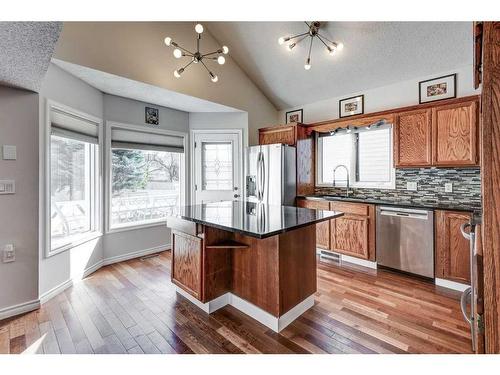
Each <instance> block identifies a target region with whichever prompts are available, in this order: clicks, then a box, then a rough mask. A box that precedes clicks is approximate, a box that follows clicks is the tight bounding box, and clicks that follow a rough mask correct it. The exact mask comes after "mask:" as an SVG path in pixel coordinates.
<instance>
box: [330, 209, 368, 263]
mask: <svg viewBox="0 0 500 375" xmlns="http://www.w3.org/2000/svg"><path fill="white" fill-rule="evenodd" d="M331 222H332V225H331V233H332V234H331V245H332V248H331V249H332V250H333V251H336V252H339V253H342V254H346V255H350V256H354V257H357V258H363V259H368V258H369V251H368V242H369V238H368V218H367V217H363V216H355V215H349V214H347V215H345V216H342V217H339V218H337V219H334V220H331Z"/></svg>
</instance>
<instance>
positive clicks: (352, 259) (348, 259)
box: [340, 254, 377, 270]
mask: <svg viewBox="0 0 500 375" xmlns="http://www.w3.org/2000/svg"><path fill="white" fill-rule="evenodd" d="M340 259H341V261H342V262H347V263H353V264H357V265H358V266H363V267H367V268H371V269H374V270H376V269H377V262H372V261H370V260H365V259H359V258H355V257H351V256H349V255H344V254H340Z"/></svg>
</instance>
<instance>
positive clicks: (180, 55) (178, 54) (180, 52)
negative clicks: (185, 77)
mask: <svg viewBox="0 0 500 375" xmlns="http://www.w3.org/2000/svg"><path fill="white" fill-rule="evenodd" d="M174 56H175V58H176V59H180V58H181V57H182V51H181V50H180V49H179V48H176V49H174Z"/></svg>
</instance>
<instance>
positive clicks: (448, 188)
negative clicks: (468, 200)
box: [444, 182, 453, 193]
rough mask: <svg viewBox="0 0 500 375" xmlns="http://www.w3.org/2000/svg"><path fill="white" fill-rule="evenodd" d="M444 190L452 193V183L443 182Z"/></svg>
mask: <svg viewBox="0 0 500 375" xmlns="http://www.w3.org/2000/svg"><path fill="white" fill-rule="evenodd" d="M444 192H445V193H453V183H451V182H447V183H446V184H444Z"/></svg>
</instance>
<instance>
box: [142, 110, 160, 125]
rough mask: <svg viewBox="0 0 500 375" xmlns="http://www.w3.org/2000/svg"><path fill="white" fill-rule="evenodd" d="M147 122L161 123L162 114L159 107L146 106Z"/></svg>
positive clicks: (152, 123) (151, 123)
mask: <svg viewBox="0 0 500 375" xmlns="http://www.w3.org/2000/svg"><path fill="white" fill-rule="evenodd" d="M145 121H146V124H150V125H158V124H159V123H160V115H159V113H158V108H151V107H146V119H145Z"/></svg>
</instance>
